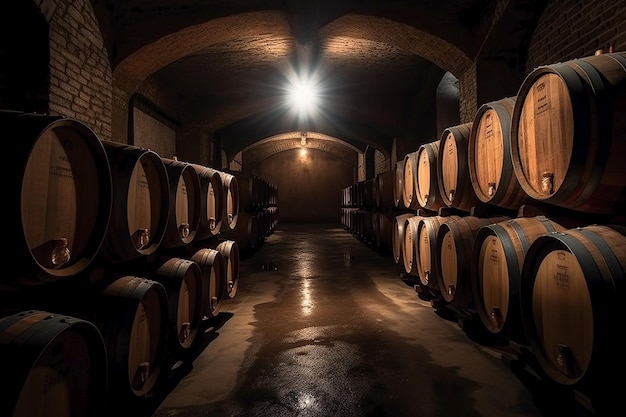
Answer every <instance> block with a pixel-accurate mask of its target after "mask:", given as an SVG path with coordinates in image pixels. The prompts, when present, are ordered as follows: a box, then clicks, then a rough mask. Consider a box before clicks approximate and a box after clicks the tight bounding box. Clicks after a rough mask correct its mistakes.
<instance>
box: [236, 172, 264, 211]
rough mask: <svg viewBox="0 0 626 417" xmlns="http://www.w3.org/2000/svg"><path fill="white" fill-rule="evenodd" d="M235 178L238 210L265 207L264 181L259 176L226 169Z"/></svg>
mask: <svg viewBox="0 0 626 417" xmlns="http://www.w3.org/2000/svg"><path fill="white" fill-rule="evenodd" d="M228 174H230V175H234V176H235V177H236V178H237V186H238V189H239V211H240V212H243V211H253V210H257V209H259V208H261V207H265V206H266V205H267V203H266V202H265V200H266V197H265V196H264V195H265V191H264V189H263V187H264V181H263V179H262V178H261V177H259V176H257V175H253V174H251V173H248V172H242V171H228Z"/></svg>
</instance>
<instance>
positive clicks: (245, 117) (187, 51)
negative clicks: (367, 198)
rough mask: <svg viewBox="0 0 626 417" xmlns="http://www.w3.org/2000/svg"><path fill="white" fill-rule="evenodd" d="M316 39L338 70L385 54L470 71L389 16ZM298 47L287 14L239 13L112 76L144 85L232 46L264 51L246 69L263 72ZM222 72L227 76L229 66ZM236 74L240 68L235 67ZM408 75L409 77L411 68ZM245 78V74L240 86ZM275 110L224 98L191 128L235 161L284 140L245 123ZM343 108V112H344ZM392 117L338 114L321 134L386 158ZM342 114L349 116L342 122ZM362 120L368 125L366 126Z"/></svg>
mask: <svg viewBox="0 0 626 417" xmlns="http://www.w3.org/2000/svg"><path fill="white" fill-rule="evenodd" d="M317 39H318V40H319V43H320V45H321V46H320V48H321V49H322V50H323V53H324V54H325V58H326V59H327V60H328V61H331V62H332V61H336V62H338V64H337V65H346V63H347V64H349V65H352V66H353V67H354V68H358V67H359V66H360V65H361V63H364V62H365V63H366V62H367V58H368V54H370V53H371V51H374V52H375V53H376V54H378V56H377V59H381V56H380V55H381V54H382V58H385V59H387V61H386V62H387V63H388V64H389V65H399V64H400V63H402V62H405V60H406V59H407V57H409V56H416V57H419V59H422V58H423V59H425V60H426V61H430V62H432V63H434V65H436V66H437V67H439V68H443V69H445V70H447V71H449V72H451V73H456V72H458V71H460V70H461V69H462V68H463V67H464V66H467V65H469V64H470V60H469V58H468V57H467V55H466V54H465V53H463V52H462V51H461V50H460V49H459V48H457V47H456V46H454V45H452V44H451V43H449V42H447V41H445V40H444V39H442V38H440V37H437V36H434V35H432V34H429V33H427V32H425V31H422V30H420V29H418V28H415V27H413V26H409V25H408V24H406V23H402V22H397V21H394V20H391V19H388V18H384V17H376V16H371V15H359V14H345V15H342V16H339V17H337V18H336V19H334V20H330V22H328V23H326V24H325V25H324V26H322V27H321V28H320V29H319V30H318V35H317ZM294 43H295V40H294V39H293V32H292V29H291V27H290V25H289V22H288V19H286V17H285V14H284V13H283V12H282V11H256V12H249V13H240V14H237V15H232V16H227V17H219V18H214V19H211V20H209V21H207V22H204V23H200V24H195V25H192V26H189V27H184V28H182V29H180V30H177V31H174V32H172V33H169V34H166V35H164V36H161V37H160V38H158V39H157V40H155V41H154V42H151V43H149V44H146V45H144V46H143V47H141V48H139V49H138V50H136V51H135V52H133V53H131V54H130V55H128V56H126V58H125V59H123V60H122V61H121V62H120V64H119V65H118V66H117V68H115V72H118V71H119V72H121V73H124V74H126V75H129V76H131V77H133V78H135V79H138V80H145V79H147V78H149V77H150V76H152V75H153V74H155V73H158V72H160V71H161V70H162V69H167V67H168V66H171V67H174V66H176V65H178V63H177V61H179V60H183V59H187V60H190V59H193V60H196V61H194V62H200V61H201V60H203V59H204V60H206V59H208V58H202V56H203V55H204V53H205V52H206V51H210V52H211V53H213V54H215V55H218V56H220V57H224V56H228V51H229V48H232V47H235V48H237V49H238V51H241V50H245V49H246V47H247V48H248V49H250V50H251V51H255V52H250V53H259V51H262V52H261V53H262V54H263V55H262V56H259V55H250V56H249V59H248V60H247V64H246V65H245V66H244V67H247V66H255V65H263V64H259V60H262V59H268V60H272V61H274V62H278V61H282V62H288V61H289V59H290V56H291V54H293V49H294V48H295V49H297V48H298V47H299V46H298V45H295V44H294ZM220 51H221V53H220ZM359 54H360V56H359ZM215 55H214V56H215ZM244 57H245V55H244ZM398 58H399V59H398ZM213 63H214V65H216V66H219V65H220V63H217V62H215V61H213ZM205 65H206V63H205ZM199 67H200V66H199ZM223 68H224V69H226V71H227V68H228V67H226V66H224V67H223ZM233 71H239V69H235V68H233ZM242 71H243V70H242ZM404 71H405V74H406V71H407V69H405V70H404ZM245 75H246V74H242V77H241V79H242V80H243V79H244V77H245ZM403 76H404V75H403ZM241 85H244V83H241ZM237 88H240V89H241V88H245V86H244V87H241V86H237ZM271 104H274V105H275V104H276V101H274V102H271V99H268V98H267V97H257V98H255V97H253V96H252V95H250V96H249V98H247V99H246V102H235V101H232V102H231V103H229V102H228V99H227V98H226V99H224V98H223V97H222V100H221V101H220V109H219V111H215V112H212V111H210V110H211V109H210V105H208V106H207V110H208V111H206V113H205V115H206V114H211V117H210V118H207V117H206V116H205V115H198V116H197V117H196V118H195V119H194V120H196V122H195V123H194V124H195V126H194V125H192V126H191V129H193V130H196V129H197V130H203V131H207V132H209V133H210V134H212V133H211V132H213V133H215V132H217V136H220V140H222V138H223V141H224V142H225V143H226V145H225V146H226V149H227V153H228V154H229V155H230V156H231V157H232V156H233V155H234V154H236V153H237V152H239V151H241V150H242V149H243V148H245V147H246V146H247V144H248V143H247V142H249V141H253V142H254V141H257V140H259V139H261V138H262V137H265V136H273V135H275V134H276V133H279V132H273V131H260V130H259V129H258V128H257V127H256V126H255V127H254V128H250V126H251V124H249V123H248V121H255V120H257V121H258V120H261V119H263V118H266V119H267V117H266V116H267V115H271V113H272V111H273V110H265V111H264V112H260V113H259V109H260V108H263V106H266V107H265V108H266V109H267V108H271V107H272V106H271ZM334 105H335V106H341V103H339V104H337V102H335V103H334ZM274 107H275V106H274ZM338 109H340V110H343V109H341V107H339V108H338ZM389 112H392V110H388V111H387V113H382V112H376V111H372V110H371V109H370V108H368V107H366V106H363V107H362V108H358V107H355V106H352V107H351V108H350V109H349V111H346V112H343V111H338V110H337V109H336V110H335V111H334V115H335V117H336V118H337V119H335V120H333V123H331V124H332V126H324V127H323V129H325V133H327V134H329V135H332V136H335V137H337V138H340V139H341V140H345V141H347V142H350V143H360V146H359V147H360V148H361V151H362V150H363V149H364V148H365V147H367V146H372V147H374V148H376V149H378V150H380V151H382V152H383V153H388V152H389V148H390V143H391V139H392V138H393V137H394V136H395V134H397V132H394V131H393V129H394V126H389V124H390V122H389V120H390V118H389ZM339 114H342V115H347V116H345V118H344V119H339ZM363 121H367V123H365V124H364V123H363ZM255 123H256V122H255ZM265 124H266V125H272V126H274V128H277V129H279V130H280V131H289V130H290V129H291V128H293V126H289V125H280V124H278V123H275V119H273V120H272V123H265ZM338 126H341V127H345V126H349V127H350V130H351V131H350V132H349V133H348V134H347V135H346V134H345V132H342V131H337V130H334V129H333V128H336V127H338ZM249 132H254V133H257V132H258V134H259V136H258V137H253V138H249V137H248V134H249Z"/></svg>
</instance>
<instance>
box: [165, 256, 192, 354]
mask: <svg viewBox="0 0 626 417" xmlns="http://www.w3.org/2000/svg"><path fill="white" fill-rule="evenodd" d="M162 261H163V262H162V263H161V264H160V265H158V267H157V268H156V271H155V272H154V277H153V279H154V280H155V281H157V282H160V283H161V285H163V287H164V288H165V291H166V292H167V296H168V302H167V304H168V306H169V314H168V317H167V319H168V323H169V340H170V342H172V343H171V346H172V352H174V353H175V354H176V353H178V354H181V353H183V354H184V353H185V352H188V351H189V350H190V349H191V348H192V347H194V346H195V344H196V342H197V341H199V340H201V339H202V338H201V336H202V333H201V332H200V331H199V329H200V324H201V323H202V317H203V311H202V308H203V306H202V296H203V295H202V271H201V270H200V266H199V265H198V264H196V263H195V262H193V261H190V260H188V259H182V258H176V257H174V258H169V259H162Z"/></svg>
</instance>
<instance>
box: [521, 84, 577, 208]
mask: <svg viewBox="0 0 626 417" xmlns="http://www.w3.org/2000/svg"><path fill="white" fill-rule="evenodd" d="M521 103H522V104H521V110H520V116H519V121H518V122H517V123H518V125H517V128H518V133H517V138H516V140H517V143H516V144H514V145H513V146H514V147H515V149H517V150H518V152H519V157H518V158H516V162H517V163H518V164H519V165H518V166H517V171H516V172H518V174H519V175H518V176H521V177H523V179H521V180H520V182H521V184H522V186H524V189H525V190H526V193H528V194H529V195H530V196H531V197H533V198H535V199H537V200H545V199H547V198H549V197H550V196H552V195H553V194H554V193H555V192H557V191H558V189H559V188H560V187H561V185H562V184H563V181H564V180H565V175H566V173H567V170H568V168H569V163H570V161H571V158H572V152H573V145H574V140H573V139H574V123H573V119H574V112H573V109H572V105H571V101H570V98H569V91H568V87H567V85H566V84H565V82H564V81H563V79H562V78H561V77H559V76H558V75H555V74H553V73H546V74H544V75H541V76H539V77H537V79H536V80H535V81H534V82H533V85H532V86H531V87H529V89H528V92H527V93H526V95H525V97H524V98H523V100H521ZM557 121H558V122H557Z"/></svg>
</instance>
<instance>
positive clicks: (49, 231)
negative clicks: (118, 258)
mask: <svg viewBox="0 0 626 417" xmlns="http://www.w3.org/2000/svg"><path fill="white" fill-rule="evenodd" d="M0 124H2V126H3V129H4V130H5V131H8V132H11V135H12V141H11V161H12V163H10V164H8V163H5V164H2V166H3V169H4V171H3V174H4V175H3V177H4V178H5V179H10V180H9V181H6V184H5V185H4V186H3V196H4V198H5V199H6V200H5V202H6V203H7V204H5V206H4V209H5V212H4V213H5V215H6V218H7V219H11V220H10V221H7V222H5V224H4V226H3V227H4V229H3V230H4V233H5V234H6V236H10V242H11V243H10V245H11V262H12V263H14V265H19V267H18V268H13V270H12V271H11V272H10V273H5V274H3V277H2V278H1V279H0V283H3V284H6V285H9V286H22V285H24V286H32V285H38V284H42V283H52V282H55V281H59V280H62V279H66V278H69V277H75V276H78V275H79V274H80V273H81V272H83V271H85V270H86V269H87V268H88V267H90V266H91V265H92V264H93V261H94V260H95V259H96V258H97V255H98V253H99V252H100V249H101V246H102V243H103V240H104V236H105V234H106V230H107V227H108V224H109V219H110V216H111V205H112V199H113V195H112V185H111V171H110V166H109V161H108V158H107V155H106V152H105V150H104V147H103V146H102V143H101V141H100V140H99V139H98V137H97V136H96V135H95V134H94V132H93V131H92V130H91V129H89V128H88V127H87V126H86V125H85V124H83V123H82V122H80V121H78V120H74V119H70V118H66V117H61V116H44V115H38V114H31V113H21V112H15V111H0ZM16 172H18V173H19V175H21V177H20V178H15V173H16ZM6 210H8V211H6Z"/></svg>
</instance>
